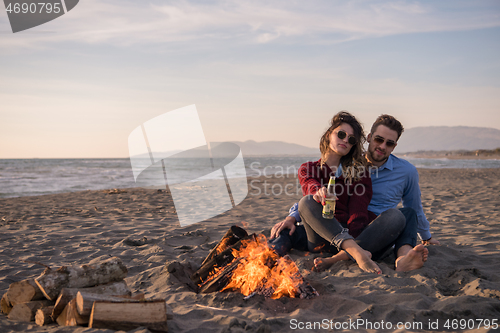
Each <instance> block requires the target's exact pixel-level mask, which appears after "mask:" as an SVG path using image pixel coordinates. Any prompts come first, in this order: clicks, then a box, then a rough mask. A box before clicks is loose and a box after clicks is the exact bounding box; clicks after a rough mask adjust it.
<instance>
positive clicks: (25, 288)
mask: <svg viewBox="0 0 500 333" xmlns="http://www.w3.org/2000/svg"><path fill="white" fill-rule="evenodd" d="M7 295H8V298H9V302H10V304H11V305H12V306H14V305H16V304H20V303H26V302H29V301H37V300H44V299H45V297H44V295H43V293H42V292H41V291H40V288H38V286H37V285H36V283H35V281H34V280H33V279H28V280H23V281H19V282H13V283H11V284H10V286H9V290H8V291H7Z"/></svg>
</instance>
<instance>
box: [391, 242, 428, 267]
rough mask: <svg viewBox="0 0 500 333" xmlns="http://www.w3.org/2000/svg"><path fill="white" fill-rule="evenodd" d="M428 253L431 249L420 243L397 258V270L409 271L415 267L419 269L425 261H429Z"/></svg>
mask: <svg viewBox="0 0 500 333" xmlns="http://www.w3.org/2000/svg"><path fill="white" fill-rule="evenodd" d="M428 255H429V250H427V248H426V247H424V246H423V245H422V244H419V245H417V246H415V247H414V248H413V249H411V250H410V251H408V253H407V254H406V255H404V256H401V257H399V258H398V259H396V271H397V272H409V271H412V270H414V269H418V268H420V267H422V266H423V265H424V262H426V261H427V256H428Z"/></svg>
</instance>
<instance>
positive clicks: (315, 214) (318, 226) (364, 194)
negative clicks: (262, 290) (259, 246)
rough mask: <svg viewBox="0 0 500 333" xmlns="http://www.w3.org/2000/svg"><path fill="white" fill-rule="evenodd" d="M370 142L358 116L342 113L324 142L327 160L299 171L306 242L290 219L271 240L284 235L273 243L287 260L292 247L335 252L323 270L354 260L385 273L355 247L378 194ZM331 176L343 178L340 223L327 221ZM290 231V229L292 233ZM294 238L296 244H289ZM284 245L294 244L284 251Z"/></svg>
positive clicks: (338, 205) (277, 227)
mask: <svg viewBox="0 0 500 333" xmlns="http://www.w3.org/2000/svg"><path fill="white" fill-rule="evenodd" d="M364 140H365V135H364V133H363V128H362V127H361V125H360V123H359V122H358V121H357V120H356V118H355V117H354V116H353V115H351V114H350V113H348V112H345V111H342V112H339V113H337V114H336V115H335V116H334V117H333V118H332V120H331V125H330V127H329V128H328V129H327V130H326V132H325V133H324V134H323V136H322V137H321V140H320V151H321V159H320V160H318V161H316V162H307V163H304V164H302V166H301V167H300V169H299V175H298V176H299V181H300V184H301V186H302V193H303V194H304V197H303V198H302V199H301V200H300V202H299V204H298V210H299V212H300V216H301V217H302V222H303V228H304V229H305V232H306V239H304V237H302V238H301V237H300V233H297V235H295V236H293V232H294V231H295V224H294V222H295V219H293V220H291V219H288V218H287V219H285V220H284V221H282V222H280V223H278V224H276V225H275V226H274V227H273V229H272V231H271V237H270V239H273V238H275V237H276V236H278V235H280V237H279V238H278V239H276V240H275V241H273V240H271V241H270V245H271V246H272V247H274V248H275V249H276V250H277V251H278V252H281V253H280V254H283V246H284V248H286V250H289V248H290V247H295V248H298V249H301V250H304V249H305V247H307V249H308V250H309V251H312V252H319V251H329V252H334V253H338V254H337V255H335V256H334V257H332V258H329V259H316V260H315V266H316V267H317V268H325V267H324V266H326V265H331V263H333V262H335V261H338V260H345V259H348V258H349V257H350V258H352V259H354V260H355V261H356V262H357V264H358V265H359V267H360V268H361V269H362V270H363V271H366V272H372V273H381V270H380V268H379V267H378V266H377V264H376V263H375V262H373V261H372V260H371V259H370V253H369V252H367V251H364V250H363V249H362V248H361V247H360V246H359V245H358V244H357V243H356V242H355V241H354V237H356V236H357V235H359V234H360V233H361V231H362V230H363V229H364V228H365V227H366V226H367V225H368V224H369V222H370V219H369V216H368V204H369V203H370V200H371V196H372V188H371V180H370V178H369V175H368V174H367V172H366V167H365V163H364V161H365V160H364V159H363V158H362V153H363V142H364ZM331 175H336V176H337V177H338V178H337V179H336V186H335V193H336V196H337V200H336V208H335V217H334V218H333V219H325V218H323V217H322V208H323V203H324V200H325V195H326V187H325V186H326V185H327V184H328V180H329V179H330V176H331ZM292 209H293V208H292ZM299 228H300V227H299ZM286 229H290V232H288V231H287V230H286ZM288 236H293V237H295V239H293V238H292V239H287V237H288ZM284 242H285V243H286V242H289V243H290V244H288V243H287V244H286V245H283V244H284ZM290 245H291V246H290ZM342 250H344V251H345V252H343V251H342ZM323 260H324V261H323Z"/></svg>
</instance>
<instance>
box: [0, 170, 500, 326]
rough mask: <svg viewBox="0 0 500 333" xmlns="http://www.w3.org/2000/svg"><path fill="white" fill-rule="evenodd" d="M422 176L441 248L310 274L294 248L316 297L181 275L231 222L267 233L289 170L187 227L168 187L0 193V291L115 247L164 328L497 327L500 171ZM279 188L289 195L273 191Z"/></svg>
mask: <svg viewBox="0 0 500 333" xmlns="http://www.w3.org/2000/svg"><path fill="white" fill-rule="evenodd" d="M419 173H420V184H421V190H422V201H423V206H424V210H425V213H426V214H427V217H428V219H429V220H430V222H431V231H432V233H433V237H434V238H436V239H438V240H440V241H441V246H431V247H429V260H428V261H427V263H426V264H425V266H424V267H423V268H421V269H418V270H415V271H412V272H407V273H397V272H395V271H394V264H393V263H394V257H393V256H390V257H388V258H386V259H384V260H383V261H381V262H379V266H380V267H381V268H382V271H383V273H382V274H381V275H374V274H368V273H363V272H362V271H361V270H360V269H359V268H358V267H357V265H356V264H354V263H351V262H339V263H337V264H335V265H333V266H332V267H331V268H330V269H328V270H327V271H325V272H320V273H318V272H311V267H312V265H313V259H314V257H315V256H317V255H313V254H309V253H305V252H298V251H292V253H291V257H292V258H293V259H294V260H295V261H296V263H297V265H298V267H299V269H300V271H301V273H302V275H303V276H304V277H305V278H306V279H307V280H308V281H309V282H310V284H311V285H312V286H313V287H315V288H316V290H317V291H318V292H319V294H320V296H318V297H316V298H314V299H310V300H305V299H290V298H281V299H277V300H273V299H266V298H264V297H263V296H254V297H252V298H250V299H249V300H243V296H242V295H241V294H239V293H236V292H223V293H219V292H217V293H212V294H196V293H194V292H193V291H191V290H190V289H189V288H188V287H187V285H186V283H185V282H186V281H187V275H188V274H189V272H190V271H193V270H196V269H197V268H198V267H199V265H200V264H201V262H202V261H203V259H204V258H205V257H206V256H207V254H208V252H209V251H210V249H211V248H212V247H214V246H215V245H216V244H217V242H218V241H219V240H220V238H221V237H222V236H223V235H224V234H225V232H226V231H227V230H228V228H229V227H230V226H231V225H233V224H236V225H239V226H242V227H244V228H245V229H246V230H247V231H248V232H249V233H252V232H255V233H264V234H265V235H269V233H270V229H271V227H272V226H273V225H274V224H275V223H276V222H278V221H280V220H282V219H283V218H284V217H285V216H286V215H287V211H288V209H289V207H290V206H291V205H292V204H293V203H294V202H296V201H297V200H298V199H300V197H301V193H300V190H298V188H297V185H298V184H297V182H296V178H294V177H293V176H290V178H286V177H274V178H265V177H261V178H250V179H249V181H250V186H249V194H248V196H247V198H246V199H245V200H244V201H243V202H242V203H241V204H240V205H238V206H237V207H236V208H234V209H232V210H230V211H228V212H226V213H224V214H222V215H219V216H217V217H214V218H211V219H209V220H207V221H205V222H201V223H197V224H193V225H190V226H187V227H184V228H182V227H180V226H179V224H178V220H177V218H176V215H175V208H174V206H173V202H172V199H171V197H170V196H169V194H168V192H165V191H162V192H159V191H157V190H145V189H139V188H136V189H126V190H120V191H115V192H113V191H109V190H108V191H84V192H76V193H64V194H54V195H44V196H36V197H22V198H8V199H0V244H1V245H0V295H2V294H3V293H4V292H5V291H6V290H7V289H8V287H9V284H10V283H12V282H15V281H20V280H23V279H26V278H31V277H37V276H38V275H39V274H40V273H41V272H42V271H43V269H44V267H43V266H41V265H38V264H34V263H28V262H25V261H29V262H30V261H31V262H40V263H43V264H45V265H49V266H52V267H58V266H61V265H74V264H84V263H88V262H89V261H90V260H92V259H95V258H99V257H109V256H117V257H119V258H121V259H122V261H123V262H124V263H125V265H126V266H127V267H128V269H129V275H128V277H127V279H126V281H127V283H128V284H129V286H130V287H131V288H132V290H133V291H135V292H144V293H146V297H151V298H162V299H165V300H166V301H167V303H168V305H169V306H170V308H171V309H172V311H173V313H174V317H173V319H172V320H169V322H168V326H169V332H204V333H209V332H290V331H297V332H313V331H324V332H328V331H329V330H328V329H324V328H326V327H325V325H326V321H330V320H332V322H331V323H328V325H332V327H331V328H333V329H332V330H331V331H342V329H335V328H339V325H342V324H344V328H347V329H345V330H344V331H346V332H375V331H379V330H375V329H366V328H369V327H366V326H365V327H361V326H360V327H358V328H357V329H354V330H353V329H352V328H353V327H352V326H347V327H346V326H345V325H346V324H348V323H349V321H350V320H351V321H354V322H356V320H358V319H364V320H366V321H369V322H370V323H372V325H375V326H373V328H377V326H376V325H379V326H378V327H382V326H380V325H382V321H383V323H384V324H385V325H386V326H384V327H388V326H387V325H388V324H387V323H388V322H390V323H391V324H392V325H393V328H392V329H391V330H389V331H398V332H404V331H419V329H417V328H418V326H414V328H413V329H406V330H405V329H399V330H398V329H397V327H396V325H397V324H398V323H402V324H403V325H405V324H406V325H407V328H408V327H410V325H419V323H421V325H422V326H421V327H422V328H423V330H420V331H425V330H431V329H432V328H436V327H435V326H434V327H430V326H429V325H430V324H432V325H435V324H436V323H437V324H438V325H439V327H438V329H433V330H434V331H458V329H450V330H447V329H445V327H444V325H445V324H446V322H447V321H448V323H449V324H450V325H452V324H453V323H454V322H455V323H458V324H459V323H460V320H462V319H464V320H468V321H467V324H468V325H469V328H472V327H474V329H467V330H466V331H470V332H493V331H494V330H493V329H489V330H488V329H485V328H483V327H481V328H478V325H479V323H480V322H479V319H484V320H486V319H488V320H490V321H491V320H492V319H497V321H499V320H500V260H499V258H500V256H499V252H500V245H499V244H500V196H499V193H500V169H477V170H472V169H468V170H466V169H460V170H458V169H456V170H450V169H439V170H431V169H421V170H419ZM285 185H289V186H288V187H287V188H286V189H287V191H288V193H280V192H282V189H284V188H285ZM273 190H274V193H273ZM144 237H145V238H146V239H144ZM141 240H142V241H141ZM133 241H141V242H136V243H134V242H133ZM139 244H143V245H139ZM294 320H295V321H294ZM454 320H455V321H454ZM471 320H472V321H471ZM307 322H322V323H323V324H324V325H323V326H322V328H323V329H316V330H306V329H304V330H300V329H296V330H293V328H294V327H297V328H299V327H301V326H299V325H301V323H302V324H303V325H307ZM336 323H337V326H335V324H336ZM462 323H464V321H462ZM483 324H484V322H483ZM304 327H305V328H307V326H304ZM0 332H2V333H7V332H50V333H55V332H103V330H93V329H88V328H83V327H81V328H68V327H67V328H62V327H58V326H55V325H51V326H46V327H43V328H42V327H38V326H36V325H35V324H34V323H31V324H28V323H20V322H15V321H11V320H9V319H7V318H6V317H5V316H4V315H0ZM110 332H111V331H110Z"/></svg>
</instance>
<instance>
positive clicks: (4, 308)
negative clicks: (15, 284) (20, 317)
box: [0, 293, 12, 315]
mask: <svg viewBox="0 0 500 333" xmlns="http://www.w3.org/2000/svg"><path fill="white" fill-rule="evenodd" d="M11 310H12V305H11V304H10V301H9V297H8V296H7V293H5V294H3V296H2V299H1V300H0V311H1V312H2V313H4V314H6V315H8V314H9V313H10V311H11Z"/></svg>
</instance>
